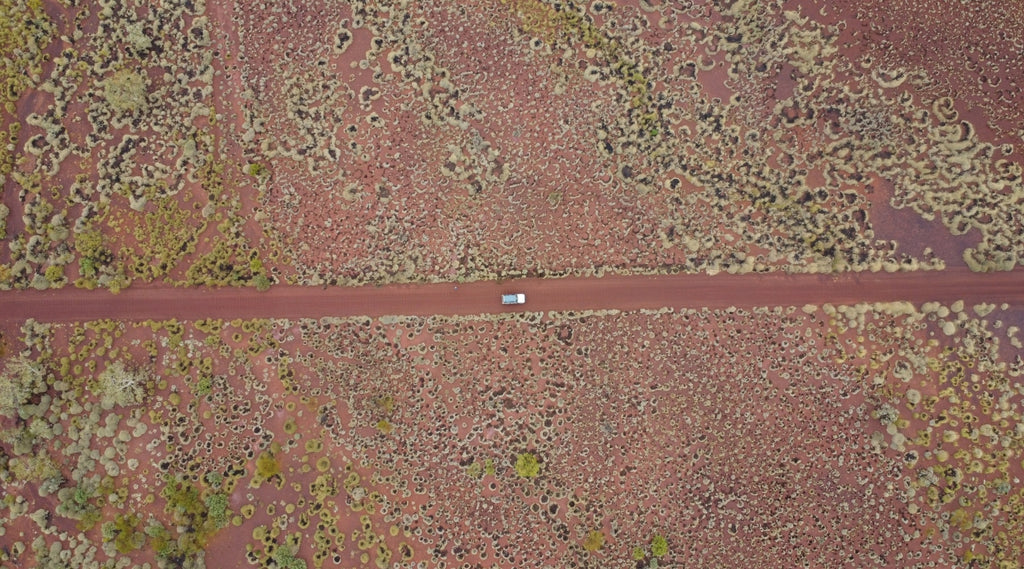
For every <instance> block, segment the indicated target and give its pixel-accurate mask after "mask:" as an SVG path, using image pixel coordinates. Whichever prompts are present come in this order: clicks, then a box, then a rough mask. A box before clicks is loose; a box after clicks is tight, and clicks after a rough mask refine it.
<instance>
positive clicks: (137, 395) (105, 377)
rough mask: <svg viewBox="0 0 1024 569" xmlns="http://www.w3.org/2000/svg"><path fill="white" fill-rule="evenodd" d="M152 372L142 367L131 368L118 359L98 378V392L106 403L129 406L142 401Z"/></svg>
mask: <svg viewBox="0 0 1024 569" xmlns="http://www.w3.org/2000/svg"><path fill="white" fill-rule="evenodd" d="M150 379H151V378H150V374H149V372H148V371H146V370H144V369H142V368H134V369H129V368H126V367H125V365H124V363H123V362H120V361H117V362H114V363H112V364H110V365H109V366H107V369H105V370H103V373H101V374H100V375H99V377H97V378H96V392H97V394H99V396H100V397H101V398H102V400H103V402H104V403H105V404H112V405H120V406H122V407H129V406H132V405H138V404H139V403H142V401H143V399H145V397H146V393H147V390H148V388H149V384H150Z"/></svg>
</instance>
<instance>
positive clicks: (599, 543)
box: [583, 530, 604, 552]
mask: <svg viewBox="0 0 1024 569" xmlns="http://www.w3.org/2000/svg"><path fill="white" fill-rule="evenodd" d="M602 547H604V532H602V531H601V530H593V531H591V532H590V533H588V534H587V538H586V539H584V540H583V549H585V550H587V551H590V552H594V551H597V550H599V549H601V548H602Z"/></svg>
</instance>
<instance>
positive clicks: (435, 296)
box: [0, 269, 1024, 322]
mask: <svg viewBox="0 0 1024 569" xmlns="http://www.w3.org/2000/svg"><path fill="white" fill-rule="evenodd" d="M513 291H515V292H525V293H526V295H527V304H526V305H525V306H522V307H519V306H501V305H500V304H498V296H499V295H500V294H501V293H503V292H513ZM955 300H964V301H973V302H980V301H985V302H997V303H999V302H1006V303H1009V304H1012V305H1017V306H1019V305H1022V304H1024V271H1019V270H1018V271H1013V272H1002V273H989V274H978V273H971V272H969V271H967V270H966V269H950V270H945V271H941V272H911V273H868V274H843V275H780V274H766V275H728V274H720V275H713V276H711V275H661V276H639V275H638V276H606V277H603V278H564V279H522V280H516V281H508V282H474V283H465V284H452V283H439V284H403V285H388V286H381V287H356V288H336V287H330V288H324V289H318V288H313V287H294V286H275V287H273V288H271V290H269V291H267V292H263V293H261V292H257V291H256V290H254V289H251V288H242V289H239V288H221V289H202V290H195V289H159V288H130V289H128V290H125V291H123V292H121V293H120V294H118V295H111V294H109V293H107V292H105V291H99V290H97V291H86V290H79V289H66V290H58V291H43V292H39V291H12V292H7V293H4V294H3V295H2V296H0V321H19V320H25V319H27V318H34V319H36V320H39V321H50V322H55V321H56V322H60V321H63V322H75V321H83V320H94V319H102V318H109V319H114V320H126V321H137V320H147V319H158V320H159V319H167V318H179V319H192V318H224V319H232V318H317V317H321V316H360V315H366V316H380V315H387V314H403V315H431V314H479V313H487V312H498V311H504V312H513V311H520V310H527V311H547V310H559V311H565V310H586V309H621V310H637V309H657V308H663V307H689V308H700V307H706V308H724V307H728V306H737V307H753V306H801V305H803V304H821V303H833V304H856V303H859V302H887V301H909V302H912V303H915V304H918V303H922V302H930V301H955Z"/></svg>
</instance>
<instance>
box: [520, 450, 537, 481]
mask: <svg viewBox="0 0 1024 569" xmlns="http://www.w3.org/2000/svg"><path fill="white" fill-rule="evenodd" d="M516 474H518V475H519V476H521V477H523V478H534V477H535V476H537V475H538V474H540V462H538V461H537V457H536V456H534V455H533V453H531V452H524V453H522V454H520V455H519V456H518V457H517V458H516Z"/></svg>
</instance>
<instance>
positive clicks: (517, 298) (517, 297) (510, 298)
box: [501, 292, 526, 304]
mask: <svg viewBox="0 0 1024 569" xmlns="http://www.w3.org/2000/svg"><path fill="white" fill-rule="evenodd" d="M501 303H502V304H526V295H525V294H523V293H521V292H520V293H517V294H503V295H501Z"/></svg>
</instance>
